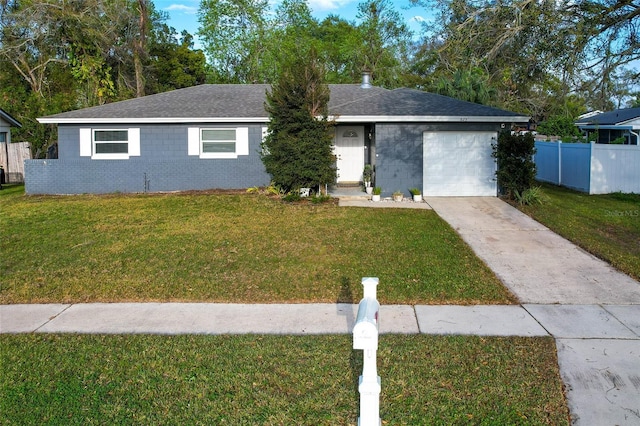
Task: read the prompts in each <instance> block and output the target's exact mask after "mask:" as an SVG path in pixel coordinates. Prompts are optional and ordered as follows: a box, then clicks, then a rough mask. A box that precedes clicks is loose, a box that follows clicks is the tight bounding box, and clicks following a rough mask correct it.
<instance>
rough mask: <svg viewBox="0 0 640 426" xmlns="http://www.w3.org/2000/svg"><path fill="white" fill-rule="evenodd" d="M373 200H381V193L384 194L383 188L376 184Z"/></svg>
mask: <svg viewBox="0 0 640 426" xmlns="http://www.w3.org/2000/svg"><path fill="white" fill-rule="evenodd" d="M372 193H373V195H372V196H371V201H380V194H382V188H380V187H379V186H376V187H375V188H373V191H372Z"/></svg>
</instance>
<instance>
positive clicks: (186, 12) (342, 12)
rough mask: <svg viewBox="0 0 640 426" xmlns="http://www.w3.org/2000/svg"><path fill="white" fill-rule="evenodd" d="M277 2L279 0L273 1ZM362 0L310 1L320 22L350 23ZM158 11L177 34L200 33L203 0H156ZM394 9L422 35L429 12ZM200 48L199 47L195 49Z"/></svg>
mask: <svg viewBox="0 0 640 426" xmlns="http://www.w3.org/2000/svg"><path fill="white" fill-rule="evenodd" d="M270 1H271V2H272V3H277V1H278V0H270ZM360 2H361V0H309V1H308V4H309V7H310V8H311V12H312V14H313V16H314V17H315V18H317V19H319V20H322V19H324V18H325V17H326V16H327V15H329V14H334V15H338V16H340V17H342V18H344V19H347V20H349V21H355V20H356V15H357V14H358V4H359V3H360ZM153 3H154V4H155V6H156V9H158V10H163V11H165V12H167V13H168V14H169V21H168V22H167V23H168V24H169V25H170V26H172V27H174V28H175V29H176V30H177V31H178V33H180V32H181V31H182V30H187V31H188V32H189V33H190V34H192V35H195V34H196V31H197V30H198V15H197V13H198V7H199V6H200V0H153ZM392 3H393V4H394V6H395V9H396V10H397V11H398V13H400V14H401V16H403V17H404V19H405V21H406V23H407V24H408V25H409V27H410V28H411V30H413V31H414V32H419V30H420V22H421V21H424V20H425V19H426V11H425V9H424V8H421V7H410V3H409V0H397V1H393V2H392ZM196 47H199V46H196Z"/></svg>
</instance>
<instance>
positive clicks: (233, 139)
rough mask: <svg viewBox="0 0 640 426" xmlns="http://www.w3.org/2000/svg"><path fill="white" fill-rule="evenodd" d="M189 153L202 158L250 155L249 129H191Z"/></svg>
mask: <svg viewBox="0 0 640 426" xmlns="http://www.w3.org/2000/svg"><path fill="white" fill-rule="evenodd" d="M188 136H189V141H188V152H189V155H197V156H199V157H200V158H238V156H239V155H249V128H248V127H235V128H227V127H225V128H210V127H209V128H206V127H202V128H201V127H191V128H189V135H188Z"/></svg>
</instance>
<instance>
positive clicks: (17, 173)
mask: <svg viewBox="0 0 640 426" xmlns="http://www.w3.org/2000/svg"><path fill="white" fill-rule="evenodd" d="M30 158H31V150H30V149H29V142H16V143H6V142H2V143H0V165H1V166H2V167H3V168H4V174H5V180H6V182H7V183H23V182H24V160H28V159H30Z"/></svg>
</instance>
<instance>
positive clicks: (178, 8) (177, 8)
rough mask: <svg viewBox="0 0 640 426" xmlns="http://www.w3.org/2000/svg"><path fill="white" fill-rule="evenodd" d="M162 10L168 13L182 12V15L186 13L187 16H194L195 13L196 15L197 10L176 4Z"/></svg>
mask: <svg viewBox="0 0 640 426" xmlns="http://www.w3.org/2000/svg"><path fill="white" fill-rule="evenodd" d="M163 10H166V11H168V12H183V13H187V14H196V13H198V8H197V7H193V6H187V5H185V4H178V3H173V4H171V5H169V6H167V7H165V8H164V9H163Z"/></svg>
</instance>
